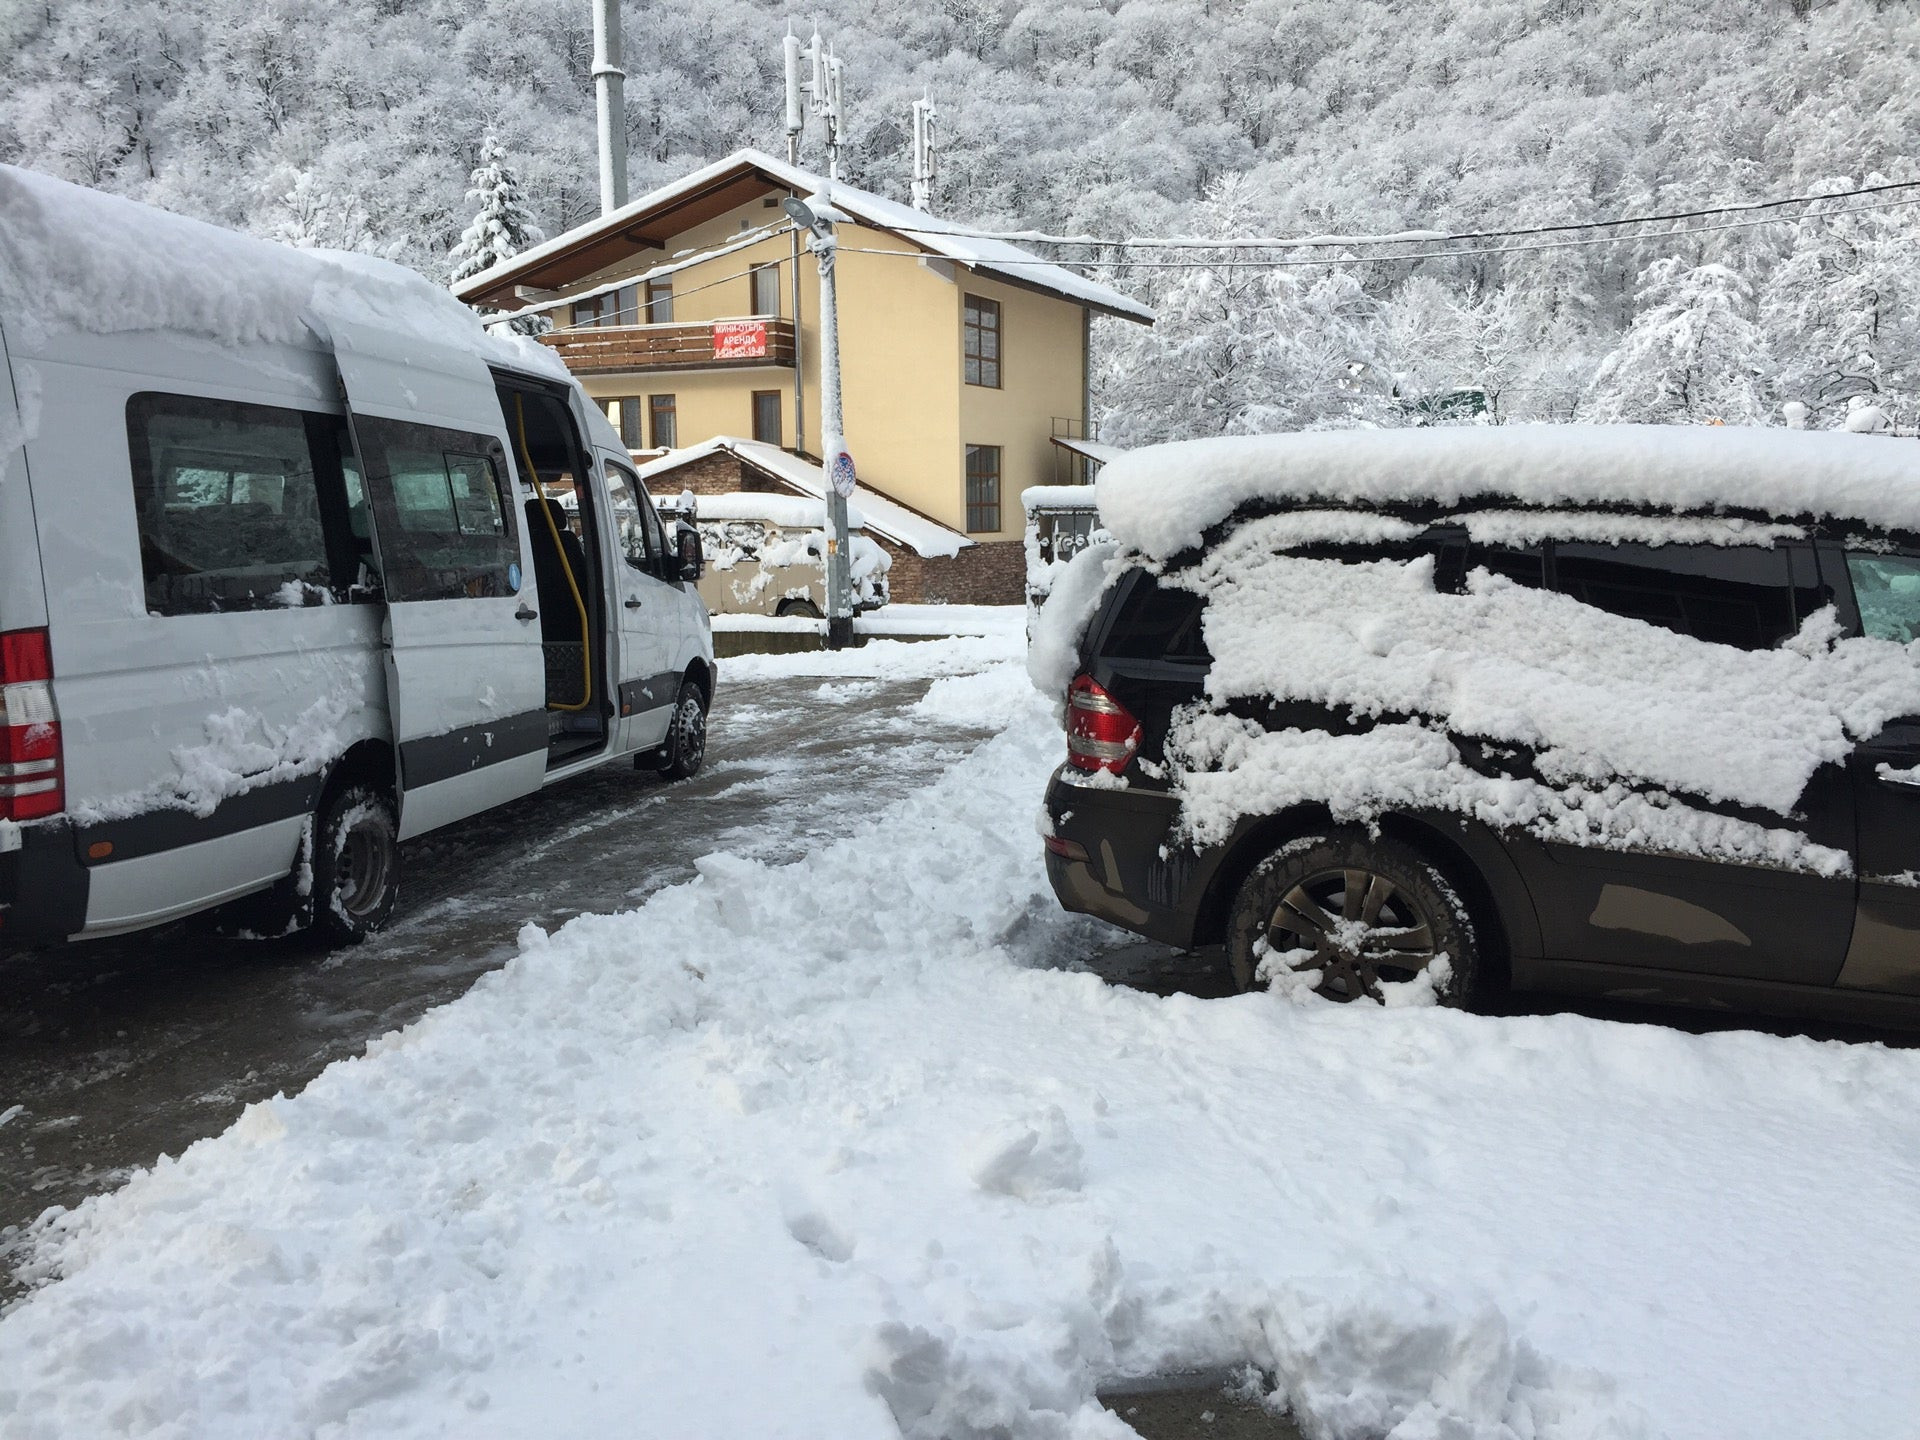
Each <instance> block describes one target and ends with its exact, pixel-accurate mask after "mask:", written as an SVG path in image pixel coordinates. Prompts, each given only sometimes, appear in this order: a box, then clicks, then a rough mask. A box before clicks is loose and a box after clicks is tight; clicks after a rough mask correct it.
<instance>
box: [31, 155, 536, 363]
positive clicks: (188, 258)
mask: <svg viewBox="0 0 1920 1440" xmlns="http://www.w3.org/2000/svg"><path fill="white" fill-rule="evenodd" d="M0 319H4V321H5V323H6V325H7V331H8V336H9V339H10V341H11V342H12V343H13V344H14V345H15V346H16V347H18V348H20V349H22V350H25V351H31V350H33V349H35V348H37V347H38V346H39V345H40V344H41V343H42V342H43V341H44V340H46V339H47V338H49V337H52V336H56V335H60V334H72V333H81V334H94V335H112V334H121V333H126V332H129V331H140V330H173V331H181V332H184V333H186V334H190V335H196V336H200V337H202V338H204V339H208V340H212V341H216V342H218V343H221V344H228V345H244V344H256V343H278V344H289V345H305V344H311V343H312V341H313V339H314V338H315V337H316V336H324V335H325V334H326V333H328V328H329V322H333V321H352V322H354V323H356V324H358V325H361V326H369V327H373V328H377V329H381V330H386V331H392V332H400V333H403V334H407V335H409V336H412V337H417V338H418V339H421V340H424V341H428V342H431V343H433V344H436V345H441V346H445V347H446V348H448V349H450V350H454V351H459V352H462V353H465V354H470V355H476V356H479V357H480V358H482V359H484V360H486V361H488V362H490V363H494V364H506V365H511V366H514V367H515V368H517V369H522V370H525V369H538V370H542V371H545V372H548V373H556V374H561V375H564V374H565V373H566V370H565V367H564V366H562V365H561V364H560V362H559V360H558V359H557V357H554V356H553V355H552V354H551V352H550V351H548V350H547V349H546V347H544V346H534V345H527V344H521V343H516V342H517V337H514V338H511V339H510V338H503V337H499V336H495V335H492V334H489V333H488V331H487V329H486V327H485V325H484V324H483V323H482V322H481V320H480V318H479V317H478V316H476V315H475V314H474V312H473V311H472V310H470V309H469V308H468V307H467V306H465V305H463V304H461V303H460V302H459V301H458V300H456V299H454V298H453V296H452V295H450V294H449V293H448V292H447V291H446V290H444V289H442V288H441V287H440V286H438V285H436V284H434V283H433V282H432V281H430V280H428V279H426V278H425V277H424V276H422V275H419V274H416V273H415V272H414V271H411V270H408V269H407V268H405V267H404V266H401V265H396V264H393V263H392V262H390V261H386V260H380V259H376V258H374V257H372V256H369V255H356V254H350V253H348V252H345V251H338V250H300V249H296V248H295V247H293V246H291V245H282V244H279V243H277V242H275V241H272V240H263V239H260V238H259V237H257V236H253V235H243V234H240V233H239V232H237V231H233V230H226V229H222V228H221V227H220V226H217V225H209V224H207V223H206V222H204V221H201V220H193V219H189V218H188V217H186V216H184V215H175V214H173V213H171V212H170V211H166V210H160V209H156V208H155V207H153V206H151V205H142V204H140V203H139V202H137V201H133V200H128V199H125V198H123V197H121V196H118V195H108V194H105V193H104V192H102V191H98V190H89V189H87V188H85V187H84V186H80V185H71V184H68V183H67V182H66V181H64V180H56V179H54V178H52V177H51V176H47V175H40V174H36V173H35V172H33V171H31V170H22V169H19V168H17V167H15V166H11V165H0Z"/></svg>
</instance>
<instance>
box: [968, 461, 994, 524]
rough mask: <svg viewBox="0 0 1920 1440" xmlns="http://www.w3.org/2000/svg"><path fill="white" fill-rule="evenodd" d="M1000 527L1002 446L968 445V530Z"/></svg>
mask: <svg viewBox="0 0 1920 1440" xmlns="http://www.w3.org/2000/svg"><path fill="white" fill-rule="evenodd" d="M999 528H1000V447H999V446H998V445H969V446H967V533H968V534H969V535H977V534H979V533H981V532H983V531H994V530H998V529H999Z"/></svg>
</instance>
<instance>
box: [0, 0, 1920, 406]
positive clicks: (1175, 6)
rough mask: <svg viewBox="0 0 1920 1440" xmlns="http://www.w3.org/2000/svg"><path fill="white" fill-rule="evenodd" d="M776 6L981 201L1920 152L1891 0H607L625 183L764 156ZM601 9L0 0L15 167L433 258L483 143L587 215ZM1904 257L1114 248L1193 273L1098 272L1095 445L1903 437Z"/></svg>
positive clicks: (1822, 244) (1806, 173) (1913, 337)
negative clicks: (1509, 426) (915, 124)
mask: <svg viewBox="0 0 1920 1440" xmlns="http://www.w3.org/2000/svg"><path fill="white" fill-rule="evenodd" d="M789 16H791V17H792V18H793V19H795V20H796V21H799V22H800V23H801V25H802V27H803V28H804V27H807V26H810V25H811V24H812V23H813V22H814V21H816V20H817V22H818V23H819V25H820V26H821V29H822V30H823V32H824V33H826V34H827V35H828V36H829V37H830V38H831V39H832V40H833V41H834V42H835V44H836V47H837V49H838V52H839V54H840V55H841V56H842V57H843V58H844V60H845V61H846V63H847V67H848V71H847V75H848V81H847V98H848V101H849V107H850V111H851V115H850V123H849V130H848V134H849V139H850V142H851V149H850V152H849V154H848V156H847V160H848V174H849V178H851V179H852V180H854V181H855V182H856V183H859V184H862V185H865V186H867V187H868V188H871V189H876V190H879V191H882V192H883V193H887V194H892V195H896V196H900V197H902V198H904V196H905V193H906V189H907V168H908V156H907V147H908V139H907V137H908V118H909V107H910V105H911V102H912V100H913V99H914V98H915V97H916V96H918V95H919V93H920V92H921V89H922V87H924V86H930V87H931V88H932V91H933V94H934V96H935V98H936V100H937V102H938V103H939V105H940V107H941V117H940V124H941V143H942V155H941V162H942V171H941V175H940V178H939V183H938V186H937V191H936V202H935V208H936V209H937V210H939V211H940V212H942V213H944V214H948V215H955V216H961V217H965V218H967V219H969V220H977V221H980V222H982V223H984V224H988V225H995V226H1003V225H1006V226H1033V227H1044V228H1046V229H1049V230H1054V231H1072V232H1076V233H1078V232H1086V233H1093V234H1098V235H1102V236H1124V235H1169V234H1177V235H1200V236H1206V237H1220V238H1226V237H1231V236H1244V235H1249V234H1256V235H1274V234H1280V235H1286V234H1303V233H1306V234H1311V233H1326V232H1338V233H1349V234H1352V233H1376V232H1381V231H1398V230H1402V229H1407V228H1414V227H1423V228H1427V227H1439V228H1446V229H1451V230H1461V229H1475V230H1477V229H1485V228H1490V227H1499V228H1508V227H1513V226H1523V225H1536V224H1538V225H1547V224H1558V223H1564V222H1568V221H1578V220H1589V219H1599V218H1607V217H1612V216H1619V215H1633V214H1639V213H1646V212H1650V211H1676V210H1691V209H1695V208H1697V207H1699V206H1701V205H1705V204H1709V203H1718V202H1724V201H1736V200H1752V199H1762V198H1770V197H1774V196H1780V195H1788V194H1795V193H1803V192H1807V191H1814V190H1821V189H1835V190H1837V189H1845V188H1849V186H1850V185H1860V184H1866V183H1871V182H1872V181H1874V180H1875V179H1876V178H1879V179H1891V180H1906V179H1912V178H1916V173H1917V172H1920V163H1916V162H1915V161H1914V159H1913V158H1912V157H1913V156H1914V155H1915V153H1916V151H1917V150H1920V103H1916V101H1915V99H1914V95H1913V90H1912V77H1913V76H1914V75H1915V74H1916V73H1920V6H1915V5H1912V4H1910V3H1902V0H1631V3H1627V0H1457V3H1449V4H1433V3H1429V0H1375V3H1370V4H1354V3H1352V0H1033V3H1026V4H1022V3H1019V0H925V3H920V4H913V5H899V4H897V3H893V0H820V3H818V4H815V5H812V6H811V7H809V8H808V9H806V10H805V11H804V12H802V11H798V10H792V9H790V8H788V7H784V6H782V5H779V4H774V3H770V0H767V3H761V0H673V3H671V4H669V3H653V0H629V3H628V4H627V6H626V15H625V23H626V33H627V54H626V62H625V63H626V68H627V71H628V75H629V79H628V82H627V97H628V126H629V130H630V143H631V152H632V172H633V173H632V180H633V184H634V187H635V193H638V192H639V191H640V190H642V189H644V188H645V187H647V186H648V185H651V184H653V183H656V182H658V181H661V180H664V179H667V178H670V177H673V176H677V175H679V174H681V173H684V172H685V171H686V170H688V169H690V168H692V167H693V166H695V165H697V164H699V163H702V162H704V161H707V160H710V159H713V158H715V157H717V156H719V155H722V154H725V153H727V152H728V151H731V150H733V149H735V148H737V147H739V146H742V145H749V144H751V145H759V146H762V147H765V148H769V149H777V148H778V145H779V143H780V139H781V132H780V84H779V63H780V52H779V45H778V37H779V35H780V34H781V33H782V30H783V27H784V22H785V21H786V20H787V19H788V18H789ZM590 18H591V17H590V7H589V6H588V5H587V4H586V0H513V3H512V4H502V3H498V0H422V3H411V0H409V3H402V0H138V3H127V0H39V3H30V0H11V3H9V4H5V5H0V159H4V160H7V161H10V162H15V163H19V164H24V165H28V166H32V167H34V168H36V169H41V170H45V171H49V172H51V173H54V174H58V175H61V176H65V177H67V178H70V179H73V180H78V181H81V182H83V183H86V184H90V185H96V186H101V187H104V188H107V189H111V190H117V191H121V192H123V193H127V194H131V195H135V196H137V197H139V198H141V199H145V200H149V201H152V202H154V203H157V204H160V205H164V206H167V207H169V208H172V209H176V210H180V211H183V212H186V213H189V214H194V215H199V216H203V217H206V218H209V219H213V220H216V221H220V222H222V223H225V224H229V225H234V226H239V227H241V228H245V229H249V230H252V231H254V232H256V233H260V234H265V235H271V236H275V237H278V238H282V239H287V240H290V241H293V242H294V243H299V244H310V245H328V246H344V247H350V248H357V249H364V250H370V251H374V252H377V253H382V254H387V255H391V256H393V257H395V258H398V259H401V260H403V261H406V262H407V263H409V264H412V265H414V266H416V267H418V268H420V269H422V270H424V271H426V272H427V273H429V274H433V275H436V276H440V277H445V276H446V275H448V274H449V273H450V272H451V270H452V269H453V268H454V267H455V266H456V265H458V264H459V263H460V259H461V257H460V256H456V255H455V254H454V251H455V247H456V245H458V243H459V241H460V237H461V235H462V233H463V231H465V230H467V229H468V227H469V226H470V225H471V223H472V222H473V221H474V219H475V216H476V211H477V210H478V209H479V208H480V207H479V204H478V203H477V202H476V201H475V200H474V199H473V198H470V197H469V195H468V189H469V177H470V174H471V172H473V171H474V169H475V168H476V167H477V166H480V165H481V163H482V156H481V150H482V146H483V143H484V141H485V138H486V136H487V135H488V134H490V133H491V134H494V135H497V136H498V138H499V142H500V151H501V153H500V154H499V155H497V156H489V157H488V159H487V162H486V163H487V165H488V166H490V167H493V168H494V169H495V171H496V173H497V171H498V169H499V167H501V166H502V165H504V166H505V167H506V168H507V169H508V170H510V171H511V172H512V174H513V175H514V176H516V177H517V181H518V184H519V186H520V188H521V191H522V195H523V197H524V203H525V205H526V208H527V211H528V213H529V214H530V215H531V218H532V222H533V224H534V225H536V226H538V227H539V228H541V229H543V230H545V231H546V232H547V233H549V234H552V233H556V232H558V231H560V230H563V229H565V228H567V227H568V226H570V225H573V224H577V223H578V222H580V221H581V220H584V219H586V218H588V217H589V216H590V215H591V214H592V213H593V212H594V209H595V207H596V204H597V193H598V191H597V180H596V174H595V157H594V151H593V124H592V114H593V98H592V89H591V84H592V82H591V77H590V74H589V71H590V64H591V52H592V38H591V26H590ZM805 158H810V159H814V160H818V158H819V156H818V154H817V153H815V154H813V155H811V156H809V157H805ZM1917 195H1920V191H1916V192H1905V193H1904V194H1895V195H1893V196H1880V197H1876V198H1877V199H1878V200H1880V201H1883V202H1884V201H1886V200H1888V199H1895V200H1899V199H1906V198H1911V197H1913V196H1917ZM1845 203H1850V204H1853V205H1858V204H1860V203H1861V202H1859V201H1854V202H1845ZM1916 241H1920V206H1910V205H1896V206H1889V207H1887V208H1876V209H1871V210H1866V211H1864V212H1862V213H1858V214H1854V215H1849V216H1844V217H1839V218H1833V219H1826V220H1817V219H1812V220H1805V221H1802V222H1800V223H1798V224H1783V225H1771V226H1766V227H1757V228H1745V229H1723V230H1716V231H1712V232H1709V233H1704V234H1699V235H1695V236H1691V237H1685V238H1678V239H1665V240H1641V241H1636V242H1633V243H1624V244H1608V245H1592V246H1584V247H1572V248H1557V249H1541V250H1525V251H1519V252H1516V253H1511V254H1505V255H1500V256H1486V255H1477V256H1466V257H1458V258H1454V259H1443V260H1428V261H1423V262H1421V263H1419V264H1417V265H1407V264H1397V265H1396V264H1385V263H1378V262H1361V261H1358V260H1352V261H1345V262H1343V261H1342V260H1341V259H1340V257H1339V256H1338V255H1337V254H1335V253H1334V252H1328V256H1327V263H1323V264H1318V265H1314V266H1307V267H1290V268H1262V267H1256V266H1245V265H1239V266H1229V265H1226V264H1224V263H1219V262H1224V261H1225V260H1226V259H1228V258H1230V256H1229V252H1225V251H1221V252H1198V253H1197V254H1196V253H1195V252H1192V251H1187V252H1183V253H1182V254H1181V255H1180V256H1178V257H1175V256H1171V255H1169V254H1167V253H1165V252H1150V253H1146V254H1142V253H1140V252H1129V254H1130V256H1131V257H1132V259H1134V260H1135V261H1140V260H1160V261H1165V260H1168V259H1173V258H1179V259H1181V260H1184V261H1192V260H1195V259H1199V260H1202V261H1211V262H1215V263H1210V264H1205V265H1200V266H1197V267H1196V266H1194V265H1191V264H1185V265H1181V266H1178V267H1174V266H1166V265H1143V264H1137V263H1135V264H1128V265H1121V266H1116V267H1115V268H1112V269H1110V270H1107V271H1104V272H1103V273H1104V275H1105V276H1106V278H1110V279H1112V280H1113V281H1114V282H1115V283H1117V284H1120V285H1122V286H1124V287H1126V288H1128V289H1129V290H1132V291H1134V292H1135V293H1138V294H1140V295H1141V296H1142V297H1143V298H1145V299H1147V300H1148V301H1149V302H1150V303H1152V304H1154V305H1155V306H1156V307H1158V308H1159V309H1160V311H1161V312H1162V315H1163V320H1162V323H1161V324H1160V325H1159V326H1158V327H1156V328H1155V329H1154V330H1152V331H1150V332H1149V331H1143V330H1140V329H1138V328H1137V327H1132V326H1125V325H1118V324H1116V325H1112V326H1109V327H1106V329H1105V332H1104V335H1103V340H1104V344H1103V345H1102V347H1101V349H1102V352H1103V359H1104V374H1103V376H1102V377H1101V384H1100V398H1101V408H1102V409H1103V411H1104V414H1105V430H1106V433H1107V435H1108V437H1109V438H1112V439H1116V440H1121V441H1141V440H1147V439H1156V438H1166V437H1171V436H1175V435H1184V434H1196V433H1199V434H1204V433H1220V432H1232V431H1246V430H1263V429H1274V428H1296V427H1302V426H1314V425H1332V424H1354V423H1363V424H1366V423H1382V424H1405V423H1419V422H1424V421H1430V420H1435V419H1442V420H1445V419H1492V420H1499V421H1509V420H1526V419H1542V418H1545V419H1569V418H1591V419H1639V420H1675V421H1694V422H1701V421H1706V420H1711V419H1722V420H1726V421H1728V422H1730V423H1731V422H1739V421H1763V422H1773V423H1778V421H1779V419H1780V417H1781V415H1782V406H1783V405H1784V404H1787V403H1788V402H1796V401H1797V402H1799V403H1800V404H1804V405H1805V406H1807V407H1808V410H1809V413H1810V423H1812V424H1813V425H1815V426H1832V425H1839V424H1843V423H1845V422H1846V420H1847V417H1848V407H1849V405H1850V404H1853V405H1858V404H1859V403H1860V401H1861V397H1869V398H1871V399H1872V400H1873V401H1874V402H1875V403H1876V404H1878V405H1879V406H1880V407H1881V408H1882V409H1883V410H1885V411H1886V412H1887V413H1889V414H1890V415H1891V416H1892V417H1893V419H1894V420H1896V421H1898V422H1900V423H1902V424H1912V423H1913V422H1914V421H1915V420H1916V419H1920V260H1917V259H1916V255H1917V254H1920V247H1917V246H1916ZM1100 258H1104V259H1107V260H1113V259H1116V258H1118V257H1117V252H1108V253H1107V254H1106V255H1105V256H1103V257H1100ZM1239 258H1242V259H1244V258H1247V257H1246V256H1244V254H1242V255H1240V256H1239Z"/></svg>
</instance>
